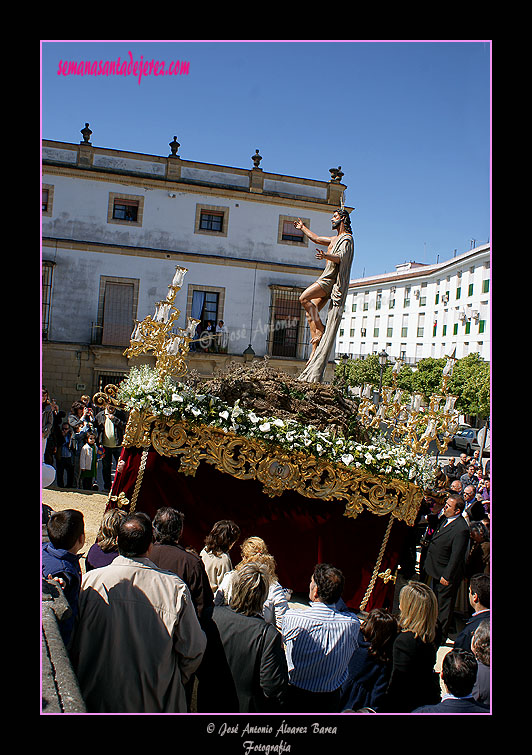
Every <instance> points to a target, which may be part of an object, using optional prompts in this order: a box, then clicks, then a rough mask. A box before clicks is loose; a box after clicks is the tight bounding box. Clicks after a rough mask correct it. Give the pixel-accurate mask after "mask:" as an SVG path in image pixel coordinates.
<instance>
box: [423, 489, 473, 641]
mask: <svg viewBox="0 0 532 755" xmlns="http://www.w3.org/2000/svg"><path fill="white" fill-rule="evenodd" d="M464 508H465V501H464V499H463V498H462V496H461V495H458V494H456V493H451V494H449V496H448V497H447V501H446V502H445V506H444V507H443V509H442V515H443V516H442V518H441V523H440V525H439V527H438V529H437V530H436V532H435V533H434V535H433V536H432V538H431V540H430V543H429V546H428V548H427V553H426V556H425V563H424V569H425V574H426V576H427V579H426V581H427V583H428V584H429V585H430V587H431V588H432V589H433V590H434V592H435V594H436V597H437V599H438V623H439V629H440V632H441V635H440V639H441V642H445V640H446V639H447V637H448V632H449V628H450V625H451V621H452V618H453V611H454V604H455V602H456V595H457V593H458V588H459V587H460V582H461V580H462V577H463V574H464V567H465V555H466V551H467V546H468V543H469V526H468V524H467V522H466V520H465V518H464V517H463V516H462V512H463V510H464Z"/></svg>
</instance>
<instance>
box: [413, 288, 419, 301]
mask: <svg viewBox="0 0 532 755" xmlns="http://www.w3.org/2000/svg"><path fill="white" fill-rule="evenodd" d="M419 295H420V294H419V288H416V290H415V291H414V296H415V297H416V299H419Z"/></svg>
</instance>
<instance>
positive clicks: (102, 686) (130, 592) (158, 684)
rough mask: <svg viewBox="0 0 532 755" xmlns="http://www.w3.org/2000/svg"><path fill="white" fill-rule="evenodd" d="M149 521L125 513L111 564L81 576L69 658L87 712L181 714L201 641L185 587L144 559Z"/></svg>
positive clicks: (200, 652) (149, 538) (201, 649)
mask: <svg viewBox="0 0 532 755" xmlns="http://www.w3.org/2000/svg"><path fill="white" fill-rule="evenodd" d="M151 545H152V524H151V521H150V518H149V517H148V516H147V514H144V513H142V512H139V513H136V514H130V515H129V516H128V517H126V519H125V520H124V521H123V522H122V523H121V525H120V530H119V534H118V552H119V555H118V556H117V557H116V558H115V559H114V561H113V563H112V564H109V565H108V566H104V567H102V568H100V569H94V570H92V571H90V572H87V574H85V575H84V577H83V581H82V585H81V594H80V599H79V623H78V626H77V629H76V631H75V634H74V640H73V644H72V650H71V660H72V665H73V667H74V670H75V672H76V674H77V677H78V680H79V684H80V689H81V693H82V695H83V698H84V700H85V703H86V706H87V711H88V712H89V713H186V712H187V703H186V698H185V690H184V684H186V682H187V681H188V679H189V678H190V677H191V675H192V674H193V673H194V672H195V670H196V669H197V668H198V666H199V664H200V662H201V659H202V657H203V653H204V651H205V647H206V642H207V641H206V638H205V634H204V633H203V631H202V629H201V627H200V625H199V622H198V619H197V616H196V611H195V609H194V605H193V603H192V599H191V596H190V592H189V589H188V587H187V586H186V585H185V583H184V582H183V580H182V579H180V578H179V577H178V576H177V575H176V574H173V573H171V572H167V571H165V570H163V569H159V568H158V567H157V566H155V564H154V563H152V561H150V559H149V554H150V551H151Z"/></svg>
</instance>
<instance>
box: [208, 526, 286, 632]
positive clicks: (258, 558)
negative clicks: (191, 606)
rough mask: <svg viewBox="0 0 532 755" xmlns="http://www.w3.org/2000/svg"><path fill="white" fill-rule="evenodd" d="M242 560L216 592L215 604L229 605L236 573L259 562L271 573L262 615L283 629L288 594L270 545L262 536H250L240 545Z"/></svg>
mask: <svg viewBox="0 0 532 755" xmlns="http://www.w3.org/2000/svg"><path fill="white" fill-rule="evenodd" d="M240 554H241V561H240V563H238V564H237V565H236V567H235V568H234V569H233V570H232V571H230V572H228V573H227V574H226V575H225V576H224V578H223V580H222V582H221V584H220V586H219V587H218V589H217V591H216V592H215V594H214V605H215V606H220V605H224V604H225V605H229V604H230V602H231V594H232V585H233V582H234V578H235V576H236V574H237V573H238V572H239V571H240V570H241V569H243V567H244V566H246V564H248V563H250V562H254V563H258V564H261V565H262V566H264V567H265V568H266V570H267V572H268V575H269V580H270V584H269V590H268V594H267V596H266V598H265V601H264V605H263V613H262V615H263V616H264V618H265V619H266V621H267V622H268V623H270V624H274V625H275V626H277V628H278V629H279V630H280V629H281V621H282V616H283V615H284V614H285V613H286V611H287V610H288V599H287V598H288V596H287V591H285V590H284V589H283V588H282V587H281V585H280V584H279V580H278V578H277V574H276V569H277V564H276V563H275V559H274V557H273V556H272V555H271V553H269V551H268V546H267V545H266V543H265V542H264V540H263V539H262V538H261V537H256V536H252V537H248V538H246V539H245V540H244V542H243V543H242V545H241V546H240Z"/></svg>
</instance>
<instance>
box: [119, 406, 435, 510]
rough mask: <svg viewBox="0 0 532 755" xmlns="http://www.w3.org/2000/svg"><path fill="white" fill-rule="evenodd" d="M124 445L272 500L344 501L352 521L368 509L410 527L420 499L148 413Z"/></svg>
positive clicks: (413, 488) (321, 462) (387, 483)
mask: <svg viewBox="0 0 532 755" xmlns="http://www.w3.org/2000/svg"><path fill="white" fill-rule="evenodd" d="M124 445H125V446H136V447H138V448H147V446H148V445H151V446H153V448H154V450H155V451H156V452H157V453H158V454H160V455H161V456H166V457H179V458H180V470H181V471H182V472H183V473H184V474H186V475H195V473H196V471H197V469H198V466H199V464H200V462H201V461H205V462H207V463H208V464H212V465H213V466H214V467H215V468H216V469H217V470H218V471H220V472H223V473H226V474H230V475H232V476H233V477H236V478H238V479H240V480H257V481H258V482H260V483H261V484H262V486H263V490H264V492H265V493H266V494H267V495H268V496H270V497H274V496H278V495H281V494H282V493H284V492H285V491H287V490H293V491H294V492H296V493H299V494H300V495H303V496H305V497H307V498H317V499H321V500H325V501H332V500H342V501H345V502H346V505H345V511H344V514H345V516H348V517H351V518H355V517H357V516H358V515H359V514H361V513H362V511H363V510H364V509H366V510H368V511H370V512H371V513H373V514H376V515H378V516H385V515H387V514H391V515H392V516H393V517H394V518H396V519H400V520H402V521H404V522H406V523H407V524H409V525H413V524H414V520H415V517H416V514H417V511H418V509H419V505H420V502H421V498H422V491H421V489H420V488H419V487H418V486H417V485H414V484H412V483H407V482H404V481H402V480H397V479H385V478H383V477H382V476H374V475H371V474H369V473H368V472H366V471H361V470H359V469H355V468H353V467H348V466H345V465H344V464H342V463H333V462H331V461H329V460H325V459H319V458H317V457H315V456H310V455H307V454H304V453H301V452H300V451H288V450H285V449H282V448H279V447H274V446H272V445H268V444H267V443H265V442H263V441H259V440H256V439H253V438H245V437H243V436H240V435H237V434H235V433H231V432H226V431H225V430H222V429H220V428H216V427H211V426H208V425H189V424H187V423H186V422H183V421H180V420H172V419H165V418H161V417H160V416H158V417H156V416H155V415H153V414H150V413H144V412H131V414H130V417H129V422H128V426H127V429H126V434H125V438H124Z"/></svg>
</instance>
